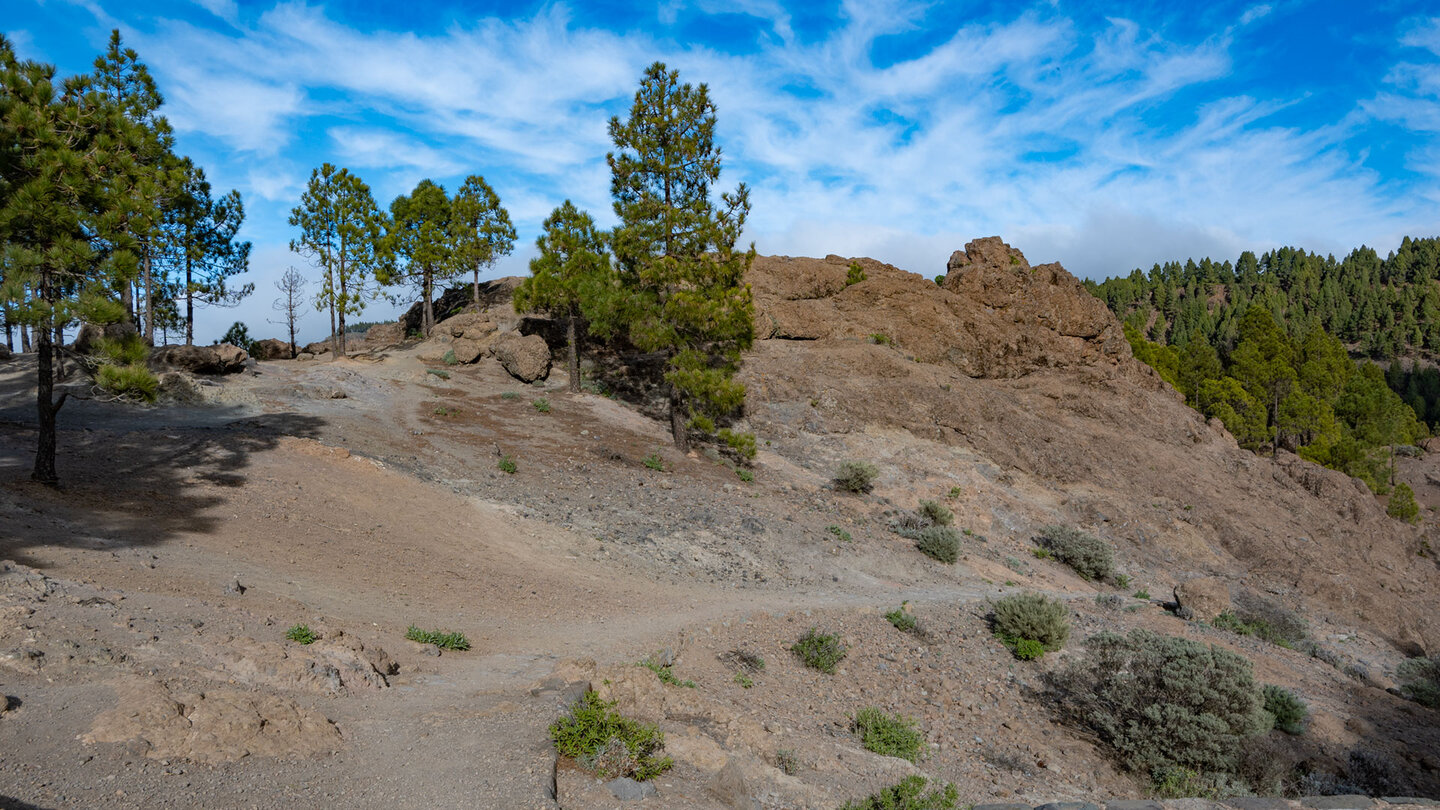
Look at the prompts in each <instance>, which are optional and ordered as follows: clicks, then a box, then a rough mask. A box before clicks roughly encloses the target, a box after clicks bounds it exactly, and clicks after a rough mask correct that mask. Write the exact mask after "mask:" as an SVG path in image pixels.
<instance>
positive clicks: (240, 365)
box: [150, 343, 250, 374]
mask: <svg viewBox="0 0 1440 810" xmlns="http://www.w3.org/2000/svg"><path fill="white" fill-rule="evenodd" d="M249 359H250V355H248V354H246V353H245V350H244V349H242V348H240V347H239V346H231V345H230V344H229V343H221V344H219V345H217V346H161V347H159V348H158V349H155V350H154V351H152V352H151V353H150V365H151V366H152V367H154V368H157V369H177V370H180V371H188V372H190V373H191V374H236V373H238V372H241V371H244V370H245V363H246V361H248V360H249Z"/></svg>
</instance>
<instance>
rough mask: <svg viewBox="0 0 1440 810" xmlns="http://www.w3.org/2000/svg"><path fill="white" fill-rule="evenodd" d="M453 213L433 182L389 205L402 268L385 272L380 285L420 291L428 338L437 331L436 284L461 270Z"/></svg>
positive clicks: (392, 234)
mask: <svg viewBox="0 0 1440 810" xmlns="http://www.w3.org/2000/svg"><path fill="white" fill-rule="evenodd" d="M450 209H451V205H450V197H449V196H448V195H446V193H445V189H444V188H443V187H441V186H438V185H436V184H435V183H434V182H432V181H430V180H421V181H420V183H419V185H417V186H415V190H414V191H412V192H410V194H409V195H404V194H402V195H400V196H399V197H396V198H395V201H394V202H392V203H390V218H391V221H392V223H393V227H392V228H391V229H390V250H391V252H392V253H393V254H394V256H395V258H396V259H397V260H399V261H400V262H402V263H403V264H397V265H394V266H391V267H387V268H385V270H384V271H383V272H382V273H380V274H379V275H378V277H377V278H378V280H379V282H380V283H381V284H386V285H391V284H400V283H408V284H410V285H412V286H414V287H415V288H417V289H418V291H419V293H420V300H421V301H423V302H425V305H424V308H423V312H424V315H423V322H422V326H421V328H422V329H423V330H424V334H425V336H426V337H429V336H430V331H431V330H432V329H434V328H435V305H434V298H435V283H436V282H437V281H441V280H443V279H446V278H449V277H451V276H453V275H455V273H456V271H457V270H459V269H460V267H459V265H458V263H457V262H456V260H455V246H454V244H453V242H452V239H451V223H450V216H451V212H450Z"/></svg>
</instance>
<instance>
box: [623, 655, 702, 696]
mask: <svg viewBox="0 0 1440 810" xmlns="http://www.w3.org/2000/svg"><path fill="white" fill-rule="evenodd" d="M635 666H637V667H644V668H646V669H648V670H650V671H651V672H653V673H655V677H657V678H659V679H660V682H661V683H663V684H667V685H669V686H683V687H685V688H686V689H694V688H695V682H694V681H692V680H689V679H686V680H683V681H682V680H680V679H679V678H677V677H675V673H673V672H671V671H670V667H669V665H662V664H660V663H659V662H658V661H656V660H655V659H654V658H646V659H645V660H644V661H640V662H639V663H637V664H635Z"/></svg>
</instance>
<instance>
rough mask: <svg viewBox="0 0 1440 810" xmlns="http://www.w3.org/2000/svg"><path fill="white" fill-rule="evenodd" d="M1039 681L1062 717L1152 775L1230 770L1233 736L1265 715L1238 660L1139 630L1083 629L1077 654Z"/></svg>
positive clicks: (1234, 756)
mask: <svg viewBox="0 0 1440 810" xmlns="http://www.w3.org/2000/svg"><path fill="white" fill-rule="evenodd" d="M1047 681H1048V683H1049V689H1050V691H1051V695H1052V697H1053V698H1054V700H1055V705H1056V707H1057V710H1058V711H1060V712H1061V715H1062V717H1063V718H1064V719H1065V720H1066V721H1068V722H1070V723H1073V724H1075V725H1078V726H1081V727H1084V728H1087V729H1089V730H1091V731H1092V732H1094V733H1095V734H1096V735H1097V736H1098V737H1099V738H1100V739H1101V740H1102V741H1103V742H1105V743H1106V744H1108V745H1109V746H1110V748H1111V749H1112V750H1113V752H1114V755H1115V757H1116V758H1117V759H1118V760H1119V762H1120V763H1121V764H1122V765H1123V766H1124V767H1127V768H1129V769H1131V770H1134V771H1139V772H1141V773H1145V774H1150V775H1152V776H1154V775H1158V774H1160V773H1161V772H1162V771H1163V770H1164V769H1166V768H1186V769H1190V770H1193V771H1196V772H1198V773H1201V774H1205V773H1210V772H1214V773H1228V772H1232V771H1233V770H1234V768H1235V767H1236V766H1237V765H1238V759H1239V756H1238V752H1239V751H1240V750H1241V743H1242V742H1244V741H1245V740H1246V739H1247V738H1249V737H1251V736H1253V735H1255V734H1258V733H1259V732H1261V731H1263V730H1265V725H1266V721H1267V720H1268V719H1269V718H1268V717H1267V716H1266V715H1265V713H1264V711H1263V710H1262V708H1261V706H1262V704H1261V697H1260V690H1259V689H1258V688H1257V687H1256V685H1255V679H1254V676H1253V674H1252V672H1251V667H1250V662H1249V661H1248V660H1246V659H1245V658H1243V657H1241V656H1239V655H1236V654H1235V653H1232V652H1229V651H1227V650H1223V649H1220V648H1219V647H1215V646H1208V647H1207V646H1206V645H1203V644H1198V643H1196V642H1193V641H1188V640H1186V639H1181V638H1174V637H1170V636H1162V635H1158V634H1156V633H1152V632H1149V631H1147V630H1133V631H1131V632H1130V634H1129V635H1128V636H1121V635H1117V634H1114V633H1101V634H1099V635H1097V636H1094V637H1092V638H1091V639H1090V640H1089V642H1088V643H1087V644H1086V651H1085V654H1084V656H1083V657H1082V658H1080V659H1079V660H1077V661H1076V662H1074V663H1072V664H1071V665H1070V666H1068V667H1066V668H1065V669H1063V670H1060V671H1058V672H1055V673H1051V674H1050V675H1048V676H1047Z"/></svg>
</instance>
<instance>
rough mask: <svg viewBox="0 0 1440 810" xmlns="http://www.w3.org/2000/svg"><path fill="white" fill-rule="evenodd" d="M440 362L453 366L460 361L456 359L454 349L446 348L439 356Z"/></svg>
mask: <svg viewBox="0 0 1440 810" xmlns="http://www.w3.org/2000/svg"><path fill="white" fill-rule="evenodd" d="M440 362H442V363H444V364H445V365H447V366H453V365H455V364H457V363H459V362H460V361H459V360H458V359H456V357H455V350H454V349H446V350H445V354H444V355H443V356H442V357H441V358H440Z"/></svg>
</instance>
